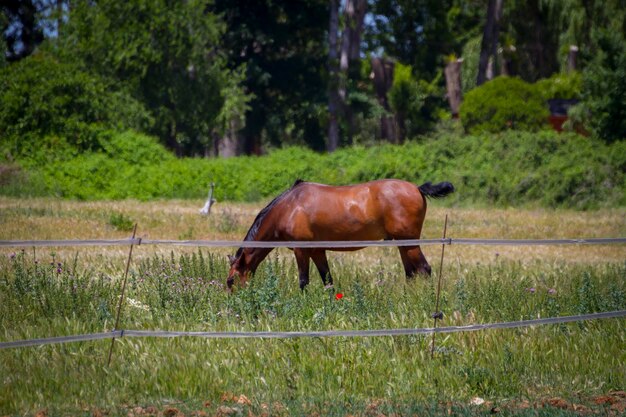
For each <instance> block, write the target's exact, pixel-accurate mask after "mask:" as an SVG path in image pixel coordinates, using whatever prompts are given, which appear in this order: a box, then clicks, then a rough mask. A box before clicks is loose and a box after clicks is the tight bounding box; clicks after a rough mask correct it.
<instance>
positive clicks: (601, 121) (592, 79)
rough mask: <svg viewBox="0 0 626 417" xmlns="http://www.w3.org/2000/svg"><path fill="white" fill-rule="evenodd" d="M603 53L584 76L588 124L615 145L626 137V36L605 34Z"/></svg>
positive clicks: (601, 43) (601, 35)
mask: <svg viewBox="0 0 626 417" xmlns="http://www.w3.org/2000/svg"><path fill="white" fill-rule="evenodd" d="M597 38H598V44H599V46H600V47H599V50H598V53H597V54H596V55H595V57H594V59H593V60H592V62H591V64H590V65H589V66H588V67H587V68H586V70H585V72H584V76H583V89H582V91H583V106H584V109H585V110H587V111H588V117H587V118H586V125H587V126H589V127H590V129H591V130H592V132H593V133H594V134H595V135H596V136H597V137H601V138H604V139H605V140H606V141H609V142H612V141H616V140H623V139H625V138H626V93H625V92H626V36H625V34H624V33H619V32H609V31H602V32H599V33H598V35H597Z"/></svg>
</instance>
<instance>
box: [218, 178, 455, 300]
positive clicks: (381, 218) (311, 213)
mask: <svg viewBox="0 0 626 417" xmlns="http://www.w3.org/2000/svg"><path fill="white" fill-rule="evenodd" d="M453 191H454V187H453V186H452V184H450V183H449V182H442V183H439V184H435V185H433V184H431V183H430V182H427V183H425V184H423V185H420V186H419V187H418V186H416V185H414V184H412V183H410V182H406V181H401V180H378V181H371V182H366V183H364V184H357V185H347V186H338V187H333V186H329V185H323V184H316V183H311V182H304V181H302V180H297V181H296V182H295V183H294V184H293V186H292V187H291V188H290V189H288V190H287V191H285V192H284V193H282V194H281V195H279V196H278V197H276V198H275V199H274V200H272V202H271V203H269V204H268V205H267V207H265V208H264V209H263V210H261V211H260V212H259V214H258V215H257V216H256V218H255V219H254V223H252V226H251V227H250V230H248V233H247V234H246V237H245V239H244V240H245V241H340V240H343V241H348V240H349V241H352V240H355V241H357V240H380V239H385V240H391V239H419V238H420V234H421V233H422V224H423V223H424V217H425V216H426V197H435V198H438V197H445V196H446V195H448V194H450V193H451V192H453ZM357 249H361V248H357V247H355V248H333V249H329V250H357ZM398 249H399V250H400V257H401V258H402V264H403V265H404V271H405V272H406V276H407V278H412V277H413V276H414V275H415V274H418V273H419V274H425V275H430V272H431V269H430V265H428V262H427V261H426V258H425V257H424V254H423V253H422V251H421V249H420V247H419V246H402V247H399V248H398ZM271 251H272V248H239V250H238V251H237V253H236V254H235V256H230V257H229V259H230V271H229V273H228V279H227V280H226V283H227V284H228V288H230V289H232V286H233V284H234V282H235V278H237V277H238V278H239V280H240V283H241V284H244V283H245V282H246V281H247V280H248V279H249V278H250V276H251V275H252V274H254V272H255V271H256V269H257V267H258V266H259V264H260V263H261V261H263V259H265V257H266V256H267V255H268V254H269V253H270V252H271ZM293 252H294V255H295V256H296V262H297V264H298V273H299V277H300V288H302V289H304V287H305V286H306V285H307V284H308V283H309V261H310V260H313V262H314V263H315V266H316V267H317V270H318V271H319V273H320V276H321V277H322V281H323V282H324V285H327V284H332V282H333V279H332V276H331V275H330V269H329V268H328V260H327V259H326V249H324V248H294V249H293Z"/></svg>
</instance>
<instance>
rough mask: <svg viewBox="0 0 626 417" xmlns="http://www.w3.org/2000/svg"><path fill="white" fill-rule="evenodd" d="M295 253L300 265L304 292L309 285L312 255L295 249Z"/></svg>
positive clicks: (299, 271)
mask: <svg viewBox="0 0 626 417" xmlns="http://www.w3.org/2000/svg"><path fill="white" fill-rule="evenodd" d="M293 253H294V255H296V263H297V264H298V277H299V278H300V289H301V290H304V287H306V286H307V285H308V284H309V259H310V258H311V254H310V253H309V251H308V250H306V249H302V248H295V249H294V250H293Z"/></svg>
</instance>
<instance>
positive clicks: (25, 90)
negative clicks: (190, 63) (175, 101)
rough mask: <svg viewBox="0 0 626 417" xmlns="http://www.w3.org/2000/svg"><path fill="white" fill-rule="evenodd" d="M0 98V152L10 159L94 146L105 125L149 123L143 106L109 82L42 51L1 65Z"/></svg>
mask: <svg viewBox="0 0 626 417" xmlns="http://www.w3.org/2000/svg"><path fill="white" fill-rule="evenodd" d="M0 102H1V103H2V106H0V137H2V138H3V140H2V142H1V143H0V150H1V151H2V152H3V154H5V156H8V157H9V158H10V159H14V158H17V159H21V158H25V157H28V158H30V159H31V160H32V159H34V155H40V154H42V153H46V154H50V153H53V154H57V155H58V154H61V153H62V152H68V151H69V152H70V154H75V153H79V152H84V151H88V150H94V149H98V148H99V147H100V146H101V144H100V143H99V138H98V134H99V132H101V131H103V130H105V129H116V130H125V129H136V130H144V129H149V128H150V126H151V125H152V124H153V119H152V117H151V115H150V113H149V112H148V111H147V110H146V109H145V108H144V107H143V105H142V104H141V103H140V102H138V101H137V100H135V99H133V98H132V97H131V96H130V95H129V94H127V93H126V92H125V91H123V90H119V89H118V88H117V87H116V86H115V83H114V82H113V81H112V80H108V79H105V78H100V77H98V76H94V75H92V74H90V73H88V72H85V71H83V70H82V69H81V68H80V67H79V66H77V65H72V64H69V63H64V62H61V61H59V60H58V59H57V58H55V57H54V56H52V55H50V54H47V53H42V54H37V55H32V56H29V57H28V58H25V59H23V60H21V61H19V62H16V63H14V64H12V65H10V66H7V67H4V68H0ZM66 156H67V155H66Z"/></svg>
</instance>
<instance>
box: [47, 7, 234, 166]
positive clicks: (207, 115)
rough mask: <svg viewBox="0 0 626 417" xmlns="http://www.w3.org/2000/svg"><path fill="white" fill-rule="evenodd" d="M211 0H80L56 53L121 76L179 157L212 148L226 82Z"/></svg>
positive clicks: (110, 75)
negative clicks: (184, 0) (148, 111)
mask: <svg viewBox="0 0 626 417" xmlns="http://www.w3.org/2000/svg"><path fill="white" fill-rule="evenodd" d="M209 6H210V2H209V1H208V0H190V1H186V2H178V1H166V0H158V1H148V0H142V1H132V2H119V1H116V0H98V1H96V2H93V1H87V0H77V1H75V2H72V7H71V9H70V11H69V16H68V22H67V24H66V26H65V27H64V31H63V32H62V33H61V34H60V36H59V42H58V43H57V53H58V54H59V55H60V56H62V57H63V59H65V60H68V61H71V60H79V61H80V62H81V63H82V65H83V66H84V68H88V69H90V70H93V71H97V72H98V73H99V74H100V75H101V76H103V77H105V78H111V79H115V80H118V81H119V82H120V83H121V84H122V85H123V86H124V88H125V89H126V90H127V91H129V92H130V93H131V94H132V95H133V96H134V97H135V98H136V99H138V100H140V101H141V102H142V103H144V105H145V106H146V107H147V108H148V109H149V110H150V112H151V113H152V115H153V116H154V120H155V125H154V128H153V129H152V130H151V133H154V134H156V135H158V136H159V137H160V138H161V139H162V140H163V141H164V142H165V143H166V144H167V146H168V147H169V148H170V149H173V150H175V151H176V152H177V153H178V154H179V155H193V154H200V155H202V154H205V152H206V150H207V148H210V147H211V142H212V133H213V132H214V130H215V128H216V126H217V123H218V122H217V120H216V118H217V116H218V115H219V113H220V110H221V107H222V106H223V103H224V97H223V96H222V87H223V86H224V85H227V82H226V77H227V76H228V73H227V72H226V71H225V66H224V61H223V58H221V57H220V50H219V48H218V45H219V36H220V34H221V31H222V30H223V25H222V24H221V23H220V21H219V19H218V18H217V17H216V16H215V15H214V14H212V13H210V12H209V11H208V7H209Z"/></svg>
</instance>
